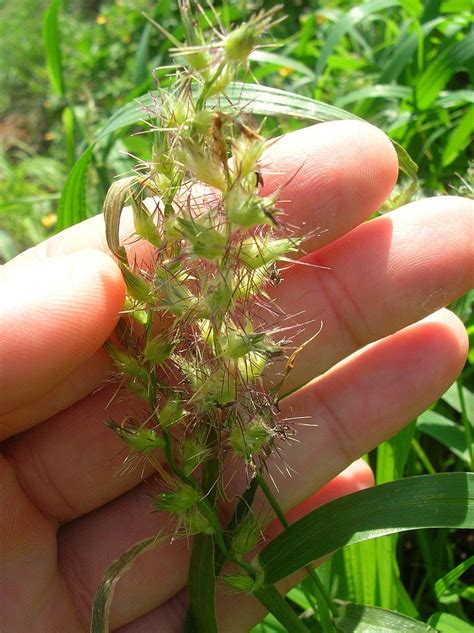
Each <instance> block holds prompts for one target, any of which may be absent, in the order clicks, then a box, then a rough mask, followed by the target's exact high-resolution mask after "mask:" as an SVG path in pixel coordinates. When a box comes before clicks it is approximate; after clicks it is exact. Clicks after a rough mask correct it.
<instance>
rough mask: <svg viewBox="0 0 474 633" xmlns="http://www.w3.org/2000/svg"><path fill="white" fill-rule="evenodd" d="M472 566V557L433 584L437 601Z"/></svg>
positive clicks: (473, 557) (473, 563) (473, 558)
mask: <svg viewBox="0 0 474 633" xmlns="http://www.w3.org/2000/svg"><path fill="white" fill-rule="evenodd" d="M473 565H474V556H470V557H469V558H468V559H467V560H465V561H463V562H462V563H460V564H459V565H457V566H456V567H454V569H451V570H450V571H448V573H447V574H445V575H444V576H442V577H441V578H440V579H439V580H437V581H436V582H435V586H434V590H435V594H436V597H437V598H438V600H439V599H440V598H441V597H442V595H443V594H444V593H445V592H446V591H447V590H448V589H449V588H450V587H451V586H452V585H453V584H454V583H455V582H456V580H457V579H458V578H460V577H461V576H462V575H463V574H464V572H465V571H467V570H468V569H470V568H471V567H472V566H473Z"/></svg>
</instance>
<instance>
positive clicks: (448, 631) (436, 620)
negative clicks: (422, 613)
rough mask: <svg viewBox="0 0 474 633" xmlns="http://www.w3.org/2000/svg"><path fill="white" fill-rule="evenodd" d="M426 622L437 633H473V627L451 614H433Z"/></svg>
mask: <svg viewBox="0 0 474 633" xmlns="http://www.w3.org/2000/svg"><path fill="white" fill-rule="evenodd" d="M428 622H429V623H430V624H431V625H432V626H434V627H435V629H434V630H436V631H439V633H474V626H472V624H469V622H466V621H465V620H461V618H458V617H457V616H455V615H452V614H451V613H433V615H432V616H431V617H430V619H429V620H428Z"/></svg>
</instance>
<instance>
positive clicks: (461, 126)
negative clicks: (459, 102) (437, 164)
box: [441, 106, 474, 167]
mask: <svg viewBox="0 0 474 633" xmlns="http://www.w3.org/2000/svg"><path fill="white" fill-rule="evenodd" d="M473 132H474V106H471V107H470V108H467V110H466V112H465V113H464V114H463V116H462V117H461V119H460V120H459V121H457V122H456V125H455V128H454V130H453V131H452V132H451V134H450V135H449V136H448V141H447V143H446V145H445V147H444V151H443V155H442V156H441V163H442V165H443V167H446V166H447V165H450V164H451V163H452V162H453V161H454V160H456V158H457V157H458V156H459V154H460V153H461V152H463V151H464V150H465V149H466V147H467V146H468V145H469V143H470V142H471V141H472V134H473Z"/></svg>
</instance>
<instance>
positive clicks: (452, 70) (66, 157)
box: [0, 0, 474, 633]
mask: <svg viewBox="0 0 474 633" xmlns="http://www.w3.org/2000/svg"><path fill="white" fill-rule="evenodd" d="M256 4H257V5H258V7H267V8H268V7H271V6H272V4H273V3H271V2H265V1H264V2H258V3H256ZM284 5H285V6H284V10H283V11H284V13H285V14H286V15H287V19H286V20H285V21H284V22H281V23H279V24H278V25H277V26H276V27H275V29H274V30H273V31H272V35H273V37H274V46H271V47H268V48H262V49H260V50H258V51H255V52H253V53H252V54H251V57H250V60H251V61H250V68H251V71H252V75H251V76H248V75H244V74H242V75H241V76H239V77H237V78H236V79H237V80H239V81H249V82H252V83H257V82H259V83H262V84H264V85H265V86H270V87H273V88H276V89H281V90H285V91H290V92H291V93H297V94H298V95H300V96H301V97H306V98H308V101H305V102H304V104H306V109H305V107H303V106H304V104H303V101H302V100H300V103H298V104H297V103H295V101H294V100H292V98H291V97H289V96H286V97H282V98H281V100H275V99H271V100H269V99H267V98H266V97H265V90H260V91H259V90H257V89H256V88H251V87H248V88H247V90H248V91H249V92H250V91H251V90H254V91H255V92H254V93H253V94H252V102H253V103H254V111H255V113H256V114H266V115H268V116H267V119H266V122H265V126H264V131H265V132H266V133H267V134H269V133H272V134H278V133H280V132H284V131H289V130H291V129H295V128H296V127H299V126H301V125H302V124H304V123H305V122H306V123H307V122H308V121H311V120H315V119H318V118H319V119H321V120H325V119H328V118H329V119H330V118H332V117H337V116H338V115H337V112H336V111H335V110H333V109H331V108H327V107H325V106H324V105H323V104H328V105H329V106H332V107H336V108H339V109H343V110H344V111H346V112H345V114H343V115H344V116H350V115H355V116H358V117H362V118H365V119H367V120H369V121H371V122H372V123H374V124H376V125H378V126H379V127H381V128H382V129H383V130H384V131H385V132H386V133H387V134H388V135H389V136H390V137H391V138H392V140H393V141H395V142H397V143H398V144H400V146H402V147H403V148H405V149H406V150H407V151H408V153H409V154H410V156H411V157H412V158H413V160H414V161H415V162H416V163H417V164H418V166H419V169H418V185H419V189H418V191H417V193H416V195H417V196H428V195H436V194H438V193H440V194H450V193H458V194H461V195H470V196H472V195H473V171H474V166H473V165H472V164H471V165H470V164H469V161H468V152H467V146H468V143H469V141H470V139H471V136H472V132H473V131H474V105H473V104H474V91H473V90H472V76H473V74H474V66H473V59H474V37H473V33H472V31H470V24H471V19H472V18H471V9H472V5H471V2H470V1H463V0H445V1H440V0H429V1H428V2H425V3H422V2H419V1H417V0H405V1H395V0H368V1H366V2H361V3H359V4H357V5H355V6H353V5H352V4H351V3H349V2H346V1H345V0H344V1H337V0H334V1H330V2H323V3H321V2H316V1H314V2H309V1H308V2H300V3H297V2H285V3H284ZM216 6H217V9H218V13H219V16H220V19H221V20H222V22H223V24H224V25H225V26H226V27H227V26H229V25H230V23H231V22H232V21H234V20H240V19H246V18H248V17H249V15H250V11H249V10H248V9H247V8H246V6H247V3H244V2H239V1H235V2H222V3H216ZM254 9H255V7H254ZM142 12H146V13H147V15H148V16H149V17H150V18H152V19H154V20H156V21H157V22H159V24H160V25H161V26H162V27H164V28H165V29H166V30H167V31H169V32H170V33H171V34H172V35H173V36H174V37H175V38H176V39H177V40H179V41H182V40H183V37H184V33H183V24H182V21H181V20H180V18H179V14H178V11H177V8H176V3H175V2H171V1H166V0H165V1H162V2H152V0H116V1H115V2H111V1H109V2H102V3H98V2H93V1H89V2H86V1H85V0H83V2H81V3H76V4H75V6H74V9H71V8H70V7H68V8H67V10H66V9H65V7H64V6H63V5H62V3H61V2H59V1H57V0H52V2H50V1H49V0H22V2H18V3H16V4H14V3H7V4H6V5H5V6H2V7H0V39H1V40H2V42H3V43H4V46H5V49H6V51H7V54H6V55H4V56H2V58H0V82H1V89H0V110H1V111H2V115H1V119H2V123H0V258H2V259H3V260H7V259H9V258H11V257H13V256H14V255H15V254H16V253H17V252H19V251H20V250H22V249H23V248H25V247H28V246H30V245H31V244H34V243H36V242H38V241H40V240H42V239H44V238H45V237H47V236H48V235H49V234H52V233H53V232H54V231H55V230H56V228H63V227H65V226H67V225H69V224H72V223H74V222H77V221H80V220H82V219H84V218H86V217H88V216H91V215H94V214H96V213H98V212H99V211H100V210H101V206H102V201H103V199H104V197H105V194H106V192H107V190H108V188H109V186H110V184H111V182H112V180H113V178H115V176H116V175H117V174H126V173H127V172H128V171H129V170H130V168H132V167H133V166H134V165H135V164H136V157H138V158H144V159H146V158H148V157H149V156H150V154H151V135H145V134H132V133H131V132H140V131H141V130H142V129H143V123H141V122H140V121H142V120H143V119H145V118H146V112H145V111H144V110H143V108H142V107H140V105H137V103H138V104H139V103H146V102H147V100H149V99H150V97H149V96H147V95H148V93H149V91H150V90H154V89H155V88H156V83H155V81H154V80H153V78H152V74H153V71H154V69H156V68H158V67H159V66H163V65H166V64H168V63H170V56H169V48H170V46H171V44H170V42H169V41H167V40H166V39H165V38H164V37H162V36H161V35H159V34H158V32H157V31H156V30H155V29H154V28H152V27H151V24H150V22H149V21H147V20H146V19H145V17H144V16H143V15H142ZM208 18H209V19H210V20H211V21H212V20H215V19H216V18H215V16H213V14H212V13H211V12H208ZM22 33H28V37H27V38H26V37H23V36H22ZM154 74H155V76H156V77H158V78H159V80H160V87H162V88H166V87H167V86H169V85H171V84H172V82H173V78H172V77H169V76H168V75H167V72H166V71H163V70H159V71H156V72H155V73H154ZM234 89H235V90H239V91H240V92H242V87H241V86H239V85H238V84H237V85H236V86H235V87H234ZM140 98H141V101H140V100H139V101H138V102H137V101H136V100H137V99H140ZM310 100H311V101H310ZM249 101H250V97H249ZM270 102H271V104H272V107H273V108H274V109H270ZM275 103H277V105H276V106H275ZM302 104H303V105H302ZM282 114H284V115H285V116H281V115H282ZM341 116H342V115H341ZM405 167H406V170H405V171H406V172H407V173H408V175H410V163H409V162H406V165H405ZM399 185H400V189H399V191H400V193H401V194H402V195H405V194H407V191H409V192H410V193H411V189H410V180H409V178H407V177H406V175H405V176H403V177H402V178H401V179H400V183H399ZM473 302H474V291H472V292H471V293H469V294H468V295H466V296H465V297H464V298H463V299H461V300H459V301H458V302H456V304H455V305H453V306H452V308H453V309H454V310H455V311H456V313H457V314H458V315H459V316H460V317H461V318H462V319H463V321H464V322H465V324H466V327H467V329H468V332H469V334H470V336H471V340H472V341H473V342H474V312H473ZM473 424H474V347H472V346H471V352H470V356H469V360H468V362H467V364H466V367H465V368H464V371H463V373H462V374H461V376H460V377H459V379H458V380H457V382H456V383H455V384H454V385H453V386H452V387H451V388H450V389H449V391H448V392H447V393H446V394H445V395H444V396H443V397H442V398H441V399H440V400H439V402H437V403H436V404H434V405H433V407H432V408H431V409H430V410H428V411H426V412H424V413H423V414H422V415H420V416H419V417H418V419H417V420H414V421H413V422H412V424H411V425H409V426H408V427H407V428H406V429H405V430H403V431H402V432H401V433H399V434H398V435H397V436H395V437H394V438H392V439H391V440H389V441H388V442H385V443H384V444H382V445H381V446H380V447H379V448H378V449H377V450H375V451H374V452H373V453H372V454H370V455H368V456H367V459H368V460H369V462H370V464H371V465H372V466H373V467H374V471H375V473H376V480H377V484H386V485H388V486H393V488H390V491H391V492H390V494H391V495H393V496H395V497H396V495H397V494H399V495H400V497H402V496H404V498H411V497H410V495H411V494H412V491H411V490H410V485H411V484H410V483H408V482H409V481H410V480H404V479H403V478H404V477H409V476H414V475H421V474H431V475H434V474H435V473H442V474H443V478H442V480H441V481H442V483H440V484H439V486H440V488H439V490H438V491H437V494H440V495H442V496H443V495H444V496H443V499H444V500H445V501H446V500H452V499H456V498H457V496H456V495H459V496H461V497H462V496H463V495H464V498H466V495H467V492H466V491H465V490H463V485H464V483H463V482H464V480H463V479H462V478H459V477H460V476H459V475H456V474H455V473H463V472H469V471H471V470H472V467H473V465H474V444H473ZM427 481H428V484H427V486H428V487H429V485H430V484H429V481H431V480H427ZM436 481H438V480H436ZM425 492H426V494H425V496H424V497H420V498H419V500H418V501H417V502H416V503H413V504H412V505H407V508H406V512H405V515H404V516H402V515H400V517H401V519H400V520H402V521H404V523H403V525H404V526H405V527H404V528H403V529H408V528H415V527H416V528H424V526H428V525H432V526H434V527H436V529H429V530H427V529H417V531H413V532H401V533H400V534H391V533H390V534H389V533H387V534H386V535H385V536H383V537H381V538H379V539H367V540H365V539H364V538H363V534H364V529H366V530H368V531H370V530H373V529H375V527H377V526H375V525H374V524H371V525H368V526H365V527H364V526H363V525H360V526H359V530H360V531H359V534H362V537H361V538H360V539H359V542H357V539H352V540H351V544H350V545H347V546H346V547H344V548H342V549H339V550H338V552H337V553H336V555H335V556H334V557H333V558H332V559H331V560H330V561H328V562H326V563H324V564H323V566H322V567H320V568H319V570H318V573H319V578H320V580H321V588H322V591H323V592H327V593H328V594H329V595H330V596H331V597H332V598H334V599H337V600H339V601H348V602H349V603H351V604H348V605H346V606H344V607H342V608H339V610H338V613H337V616H336V619H335V622H336V626H337V630H339V631H361V632H362V631H368V630H373V631H382V630H383V631H394V632H395V631H400V630H402V628H401V627H402V626H405V625H406V630H413V631H417V630H420V631H430V630H438V631H441V632H442V633H443V632H446V633H447V632H449V631H459V632H460V633H463V631H466V632H467V631H469V630H472V628H471V627H470V625H469V624H468V622H469V619H470V615H471V616H472V612H473V609H472V602H473V601H474V595H473V592H472V587H471V586H470V584H471V585H472V580H473V576H472V564H473V562H474V561H473V558H472V556H470V554H471V552H472V542H471V541H470V540H469V537H468V534H467V532H466V531H463V530H455V529H453V528H452V527H450V526H452V525H460V522H459V521H458V522H456V520H455V519H456V517H452V518H453V522H452V523H451V522H449V521H448V520H447V519H445V520H444V521H440V522H438V523H436V522H433V523H430V520H429V510H430V509H429V508H428V510H427V516H426V517H424V515H423V507H422V506H423V499H426V498H429V490H427V491H425ZM415 493H416V491H415V490H413V494H415ZM371 494H372V493H371ZM418 494H419V491H418ZM471 495H472V493H471ZM336 503H337V502H336ZM376 503H377V497H375V500H374V499H372V497H370V495H369V497H364V495H361V496H360V497H359V498H358V500H356V501H355V502H353V506H352V507H349V508H347V507H345V506H344V504H342V506H344V507H342V506H341V508H340V507H339V506H337V505H336V506H332V507H330V506H328V507H327V508H326V509H325V510H324V513H322V514H314V517H313V518H312V519H310V521H312V523H311V525H322V526H323V527H322V528H321V530H322V531H321V533H320V538H321V539H322V540H323V541H324V542H323V545H325V544H326V545H327V543H330V544H332V548H329V549H334V548H337V547H340V546H341V545H342V544H344V543H347V542H348V541H349V537H350V535H349V534H346V533H344V529H343V528H344V526H343V525H339V526H338V529H339V530H340V532H337V531H336V530H335V529H332V526H333V525H334V526H335V525H336V524H337V522H338V516H340V514H339V513H342V512H343V511H344V512H346V513H350V512H352V513H353V516H355V517H357V516H358V514H362V511H361V508H362V509H363V508H364V504H376ZM380 503H381V504H382V501H380ZM349 505H350V504H349ZM454 505H455V504H454ZM382 509H383V506H382V505H380V506H379V512H385V510H382ZM316 512H318V511H316ZM319 512H321V511H319ZM347 516H350V515H349V514H347ZM400 517H399V518H400ZM417 521H419V523H417ZM386 528H387V525H380V526H378V529H380V530H381V531H380V534H382V533H384V529H386ZM296 529H298V528H296ZM299 529H300V530H301V532H300V534H301V535H304V534H305V533H307V532H308V527H307V526H306V527H305V526H304V525H303V526H302V527H301V526H300V528H299ZM325 529H326V531H324V530H325ZM397 531H398V530H397ZM286 534H287V535H288V534H290V532H287V533H286ZM297 534H298V533H297V532H293V533H291V534H290V536H289V538H291V539H294V542H296V540H297V539H298V538H299V537H297ZM283 536H285V535H283ZM330 538H332V539H334V540H333V541H331V540H329V539H330ZM338 538H339V540H337V539H338ZM323 545H321V544H320V543H318V542H316V539H315V542H313V543H312V547H313V548H314V549H312V550H311V554H312V556H320V555H323V554H324V553H326V552H327V551H329V549H328V550H325V549H324V546H323ZM146 546H149V543H147V544H146ZM275 547H276V550H277V551H276V554H275V555H273V554H272V549H271V548H270V547H267V548H266V550H265V551H264V552H263V553H262V554H261V555H260V556H259V562H260V564H261V566H262V568H263V569H264V571H265V574H266V575H267V577H268V578H271V579H272V581H273V580H276V579H277V577H278V574H279V573H282V572H281V570H282V569H284V570H286V571H287V572H288V573H289V572H290V571H292V570H293V569H296V568H299V567H301V566H302V565H305V564H306V562H308V561H307V560H306V559H305V555H304V554H305V553H304V552H303V553H302V554H301V556H300V558H298V553H297V552H295V554H294V556H295V558H294V559H293V561H292V560H290V561H285V560H281V556H280V558H279V557H278V556H279V554H278V545H277V546H275ZM288 550H289V548H288V547H287V546H285V545H280V550H279V551H280V554H281V552H282V551H286V552H287V551H288ZM293 564H294V565H295V567H294V568H293ZM272 574H273V575H272ZM319 591H320V589H319V588H318V586H316V589H315V585H314V583H313V580H312V579H311V578H308V579H307V580H305V581H303V583H302V584H301V585H300V586H299V587H298V588H295V589H293V590H292V591H291V592H290V594H289V596H288V602H289V604H291V605H292V606H293V607H294V609H295V610H296V612H298V613H302V612H306V613H307V615H308V617H307V618H305V619H304V620H305V623H306V624H307V626H308V627H309V628H310V630H315V631H319V630H322V629H321V622H323V621H324V617H325V615H324V604H325V602H324V600H321V596H320V594H319V593H318V592H319ZM267 599H268V600H270V602H271V597H268V596H267ZM314 604H318V605H320V610H319V618H317V617H313V607H314ZM321 605H322V606H321ZM336 605H337V606H338V607H339V603H336ZM356 605H365V606H364V607H362V606H356ZM394 612H398V614H401V615H402V616H404V617H405V618H406V620H400V615H398V616H397V615H396V614H395V613H394ZM326 615H327V614H326ZM290 617H291V616H290ZM283 618H284V616H283ZM416 621H419V622H420V621H421V622H425V623H428V624H429V625H431V627H432V628H431V629H430V628H429V627H427V626H426V624H420V623H419V622H418V624H417V622H416ZM361 622H362V623H364V624H361ZM403 622H404V623H405V624H403ZM369 625H370V626H372V628H368V627H369ZM363 627H365V628H363ZM417 627H418V628H417ZM285 630H287V629H285V628H283V627H282V625H281V624H280V623H279V622H278V621H277V619H276V618H275V617H274V616H273V615H270V616H268V617H267V618H266V619H265V621H264V622H263V623H261V624H260V625H258V626H257V627H256V628H255V629H254V631H255V633H264V632H265V633H266V632H270V631H271V632H276V631H282V632H283V631H285ZM324 630H326V629H324Z"/></svg>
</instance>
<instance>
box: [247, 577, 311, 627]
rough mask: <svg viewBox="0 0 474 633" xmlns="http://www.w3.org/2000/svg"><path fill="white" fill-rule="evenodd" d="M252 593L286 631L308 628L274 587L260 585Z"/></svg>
mask: <svg viewBox="0 0 474 633" xmlns="http://www.w3.org/2000/svg"><path fill="white" fill-rule="evenodd" d="M253 595H254V596H255V597H256V598H257V600H259V602H261V604H263V606H264V607H265V608H266V609H267V610H268V611H269V612H270V613H271V614H272V615H274V616H275V618H276V619H277V620H278V621H279V622H280V623H281V624H282V625H283V626H284V627H285V628H286V629H287V630H288V631H291V632H292V633H308V629H307V628H306V627H305V625H304V624H303V622H302V621H301V620H300V619H299V618H298V616H297V615H296V613H295V611H294V610H293V609H292V608H291V607H290V605H289V604H288V602H286V600H285V599H284V598H283V596H282V595H281V594H280V593H279V592H278V590H277V589H276V587H273V586H269V587H261V588H260V589H257V590H255V591H254V592H253Z"/></svg>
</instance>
